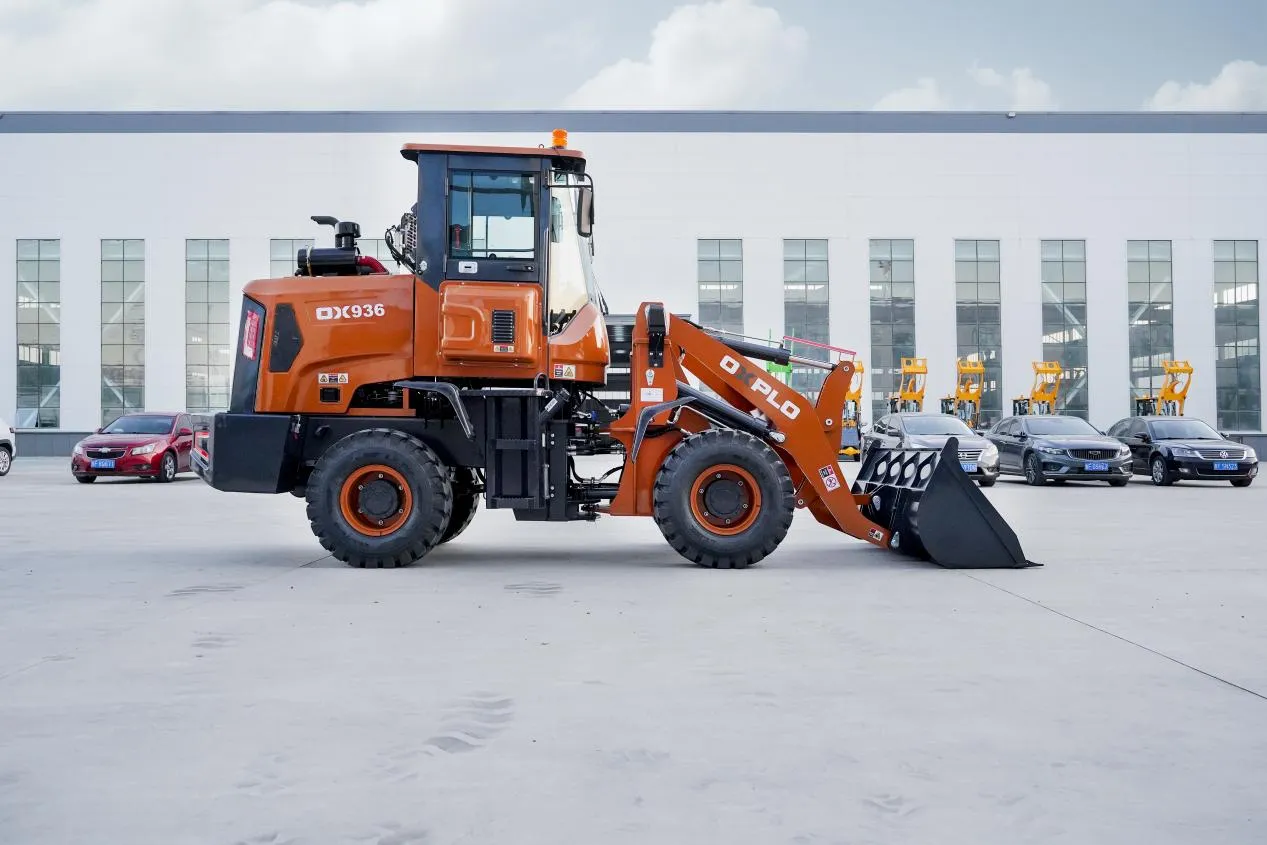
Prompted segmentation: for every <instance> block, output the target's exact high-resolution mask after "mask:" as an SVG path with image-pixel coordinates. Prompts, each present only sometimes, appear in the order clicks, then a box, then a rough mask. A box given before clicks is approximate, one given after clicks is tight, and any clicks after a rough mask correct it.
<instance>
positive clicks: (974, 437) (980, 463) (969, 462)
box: [862, 412, 999, 487]
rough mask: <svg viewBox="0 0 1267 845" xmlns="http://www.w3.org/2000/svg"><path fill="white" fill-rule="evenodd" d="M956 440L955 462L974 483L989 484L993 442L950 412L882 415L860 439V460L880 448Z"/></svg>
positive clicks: (993, 473) (995, 456)
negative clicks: (956, 459) (957, 453)
mask: <svg viewBox="0 0 1267 845" xmlns="http://www.w3.org/2000/svg"><path fill="white" fill-rule="evenodd" d="M952 437H954V438H955V439H956V440H958V444H957V448H958V451H959V464H960V466H962V467H963V471H964V472H966V473H967V474H968V476H969V477H971V478H973V479H976V482H977V484H979V485H980V486H982V487H989V486H990V485H992V484H993V483H994V482H995V481H997V480H998V478H999V464H998V461H999V453H998V452H997V451H996V450H995V448H994V446H993V444H991V443H990V441H989V440H986V439H985V438H984V437H982V436H981V435H979V434H977V433H976V432H975V431H973V430H972V429H970V428H968V426H967V425H966V424H965V423H964V421H963V420H961V419H959V418H958V417H954V416H951V415H950V414H932V413H916V412H909V413H896V414H886V415H884V416H883V417H880V419H878V420H876V421H875V423H874V424H872V426H871V429H870V430H869V431H868V432H867V434H866V436H865V437H864V438H863V440H862V460H864V461H865V460H866V459H867V451H868V450H869V449H871V448H874V447H877V446H878V447H879V448H881V449H940V448H942V447H943V446H945V445H946V441H947V440H949V439H950V438H952Z"/></svg>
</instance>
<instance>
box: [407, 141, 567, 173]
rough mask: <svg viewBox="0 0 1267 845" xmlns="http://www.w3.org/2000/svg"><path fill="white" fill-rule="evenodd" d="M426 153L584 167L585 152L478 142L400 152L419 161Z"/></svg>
mask: <svg viewBox="0 0 1267 845" xmlns="http://www.w3.org/2000/svg"><path fill="white" fill-rule="evenodd" d="M426 153H461V154H464V155H490V156H519V157H522V158H550V159H554V160H555V161H556V162H557V163H559V164H561V165H563V166H564V167H565V168H567V169H576V168H577V167H578V165H579V166H580V167H581V168H582V169H583V168H584V164H585V154H584V153H583V152H581V151H580V150H569V149H567V148H566V147H547V146H545V145H544V144H543V145H541V146H539V147H499V146H483V145H478V144H405V146H404V147H402V148H401V150H400V154H401V155H402V156H404V157H405V158H407V159H409V160H410V161H413V162H417V161H418V156H419V155H423V154H426Z"/></svg>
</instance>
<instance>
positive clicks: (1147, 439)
mask: <svg viewBox="0 0 1267 845" xmlns="http://www.w3.org/2000/svg"><path fill="white" fill-rule="evenodd" d="M1139 442H1140V443H1152V442H1153V438H1151V437H1149V436H1148V435H1147V434H1141V435H1140V436H1139Z"/></svg>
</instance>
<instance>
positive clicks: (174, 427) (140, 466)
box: [70, 413, 194, 484]
mask: <svg viewBox="0 0 1267 845" xmlns="http://www.w3.org/2000/svg"><path fill="white" fill-rule="evenodd" d="M193 442H194V431H193V421H192V420H191V419H190V418H189V415H188V414H162V413H137V414H124V415H123V416H121V417H119V418H118V419H116V420H115V421H114V422H112V423H110V424H109V425H107V426H105V427H103V428H99V429H97V433H96V434H92V435H89V436H88V437H85V438H84V439H83V440H81V441H79V443H77V444H75V451H74V454H73V455H72V456H71V459H70V471H71V473H72V474H73V475H74V476H75V479H76V480H78V481H79V482H80V483H82V484H90V483H92V482H94V481H96V480H97V479H98V478H101V477H103V476H104V477H107V478H119V477H130V478H153V479H156V480H158V481H171V480H172V479H173V478H175V477H176V475H177V473H181V472H189V470H190V467H189V450H190V447H192V446H193Z"/></svg>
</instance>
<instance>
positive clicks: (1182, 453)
mask: <svg viewBox="0 0 1267 845" xmlns="http://www.w3.org/2000/svg"><path fill="white" fill-rule="evenodd" d="M1170 454H1172V455H1174V456H1175V457H1176V458H1195V457H1197V453H1196V452H1195V451H1194V450H1192V449H1189V448H1188V447H1187V446H1171V447H1170Z"/></svg>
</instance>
